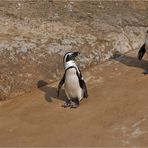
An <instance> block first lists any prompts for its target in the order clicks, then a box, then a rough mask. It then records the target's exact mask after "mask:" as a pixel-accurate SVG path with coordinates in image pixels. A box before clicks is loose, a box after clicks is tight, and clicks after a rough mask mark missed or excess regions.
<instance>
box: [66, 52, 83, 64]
mask: <svg viewBox="0 0 148 148" xmlns="http://www.w3.org/2000/svg"><path fill="white" fill-rule="evenodd" d="M79 54H80V53H79V52H68V53H66V54H65V55H64V61H65V62H68V61H71V60H75V58H76V57H77V56H78V55H79Z"/></svg>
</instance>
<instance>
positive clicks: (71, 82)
mask: <svg viewBox="0 0 148 148" xmlns="http://www.w3.org/2000/svg"><path fill="white" fill-rule="evenodd" d="M65 92H66V95H67V97H68V98H69V99H70V98H78V99H79V101H80V100H81V99H82V89H81V87H80V85H79V79H78V76H77V74H76V69H75V68H71V69H69V70H67V72H66V76H65Z"/></svg>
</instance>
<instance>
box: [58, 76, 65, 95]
mask: <svg viewBox="0 0 148 148" xmlns="http://www.w3.org/2000/svg"><path fill="white" fill-rule="evenodd" d="M64 83H65V73H64V75H63V77H62V79H61V81H60V82H59V85H58V89H57V97H59V94H60V90H61V88H62V86H63V84H64Z"/></svg>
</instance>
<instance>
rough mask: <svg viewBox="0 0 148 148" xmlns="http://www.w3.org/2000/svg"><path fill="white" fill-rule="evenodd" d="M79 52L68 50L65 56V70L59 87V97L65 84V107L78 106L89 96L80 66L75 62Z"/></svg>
mask: <svg viewBox="0 0 148 148" xmlns="http://www.w3.org/2000/svg"><path fill="white" fill-rule="evenodd" d="M79 54H80V53H79V52H67V53H65V55H64V58H63V64H64V69H65V72H64V74H63V77H62V79H61V81H60V82H59V85H58V88H57V97H59V93H60V89H61V88H62V85H63V84H64V88H65V94H66V96H67V100H66V102H65V103H64V105H62V106H63V107H64V108H66V107H70V108H77V107H79V105H80V101H81V100H82V99H83V98H88V93H87V86H86V83H85V81H84V78H83V76H82V73H81V71H80V69H79V67H78V66H77V65H76V63H75V58H76V57H77V56H78V55H79Z"/></svg>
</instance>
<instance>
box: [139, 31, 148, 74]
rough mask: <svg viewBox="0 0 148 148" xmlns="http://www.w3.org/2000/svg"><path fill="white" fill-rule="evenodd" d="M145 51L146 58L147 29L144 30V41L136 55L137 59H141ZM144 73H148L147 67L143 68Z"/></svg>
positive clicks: (147, 44) (147, 50)
mask: <svg viewBox="0 0 148 148" xmlns="http://www.w3.org/2000/svg"><path fill="white" fill-rule="evenodd" d="M145 52H146V53H147V58H148V31H147V32H146V38H145V43H144V44H143V45H142V47H141V48H140V50H139V52H138V55H137V57H138V59H139V60H142V58H143V56H144V54H145ZM144 74H148V69H145V70H144Z"/></svg>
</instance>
